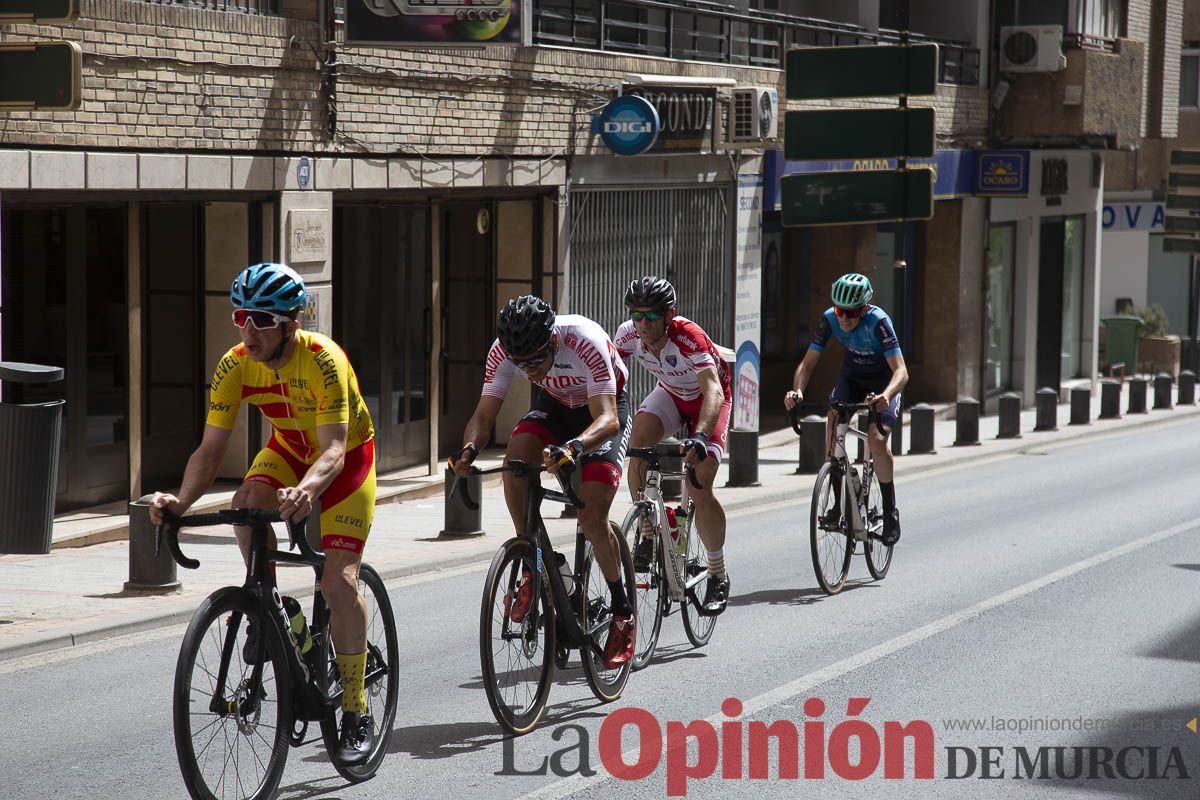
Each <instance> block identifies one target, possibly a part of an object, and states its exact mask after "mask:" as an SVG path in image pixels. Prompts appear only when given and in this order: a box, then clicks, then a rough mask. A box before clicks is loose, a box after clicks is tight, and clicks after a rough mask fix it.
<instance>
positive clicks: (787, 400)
mask: <svg viewBox="0 0 1200 800" xmlns="http://www.w3.org/2000/svg"><path fill="white" fill-rule="evenodd" d="M803 401H804V392H796V391H791V392H786V393H785V394H784V395H783V407H784V408H785V409H787V410H788V411H791V410H792V409H793V408H795V407H796V406H798V405H800V403H801V402H803Z"/></svg>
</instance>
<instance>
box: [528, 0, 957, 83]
mask: <svg viewBox="0 0 1200 800" xmlns="http://www.w3.org/2000/svg"><path fill="white" fill-rule="evenodd" d="M909 38H910V40H912V41H922V42H935V43H937V44H938V45H939V46H940V59H939V60H940V65H939V76H938V80H939V81H940V82H941V83H952V84H960V85H966V86H977V85H978V84H979V49H978V48H975V47H971V46H969V44H968V43H967V42H961V41H953V40H946V39H938V38H934V37H929V36H923V35H919V34H910V37H909ZM898 39H899V34H898V33H897V32H896V31H887V30H881V31H879V32H878V33H876V32H873V31H868V30H867V29H865V28H862V27H859V26H857V25H849V24H844V23H840V22H831V21H829V20H821V19H812V18H808V17H797V16H793V15H790V14H782V13H778V12H772V11H758V10H750V11H736V10H731V9H730V8H729V7H728V6H726V5H722V4H717V3H711V2H706V1H705V0H683V2H669V1H668V0H533V42H534V44H549V45H560V46H563V47H579V48H584V49H587V50H603V51H606V52H615V53H633V54H636V55H646V56H661V57H664V58H675V59H688V60H694V61H709V62H714V63H718V64H734V65H746V66H755V67H769V68H773V69H782V68H783V62H784V53H786V52H787V50H788V49H789V48H792V47H833V46H840V45H856V44H879V43H881V42H894V41H897V40H898Z"/></svg>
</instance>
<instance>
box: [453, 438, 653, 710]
mask: <svg viewBox="0 0 1200 800" xmlns="http://www.w3.org/2000/svg"><path fill="white" fill-rule="evenodd" d="M543 471H545V467H544V466H542V465H541V464H536V465H535V464H527V463H525V462H523V461H518V460H515V459H512V460H509V461H508V462H507V463H506V464H504V465H502V466H499V467H494V468H492V469H486V470H481V469H479V468H477V467H472V469H471V473H472V474H473V475H492V474H495V473H497V472H511V473H513V474H514V475H517V476H519V477H521V478H523V479H525V481H526V482H527V485H528V491H527V492H526V495H525V497H526V499H525V528H524V531H523V532H522V533H521V534H520V535H518V536H514V537H513V538H511V539H509V540H508V541H507V542H505V543H504V544H502V545H500V548H499V549H498V550H497V551H496V555H495V557H493V558H492V564H491V566H490V567H489V568H488V572H487V580H486V581H485V583H484V587H483V605H482V607H481V609H480V614H479V657H480V662H481V663H480V666H481V667H482V669H483V685H484V689H485V690H486V691H487V698H488V703H489V704H490V705H491V707H492V713H493V714H495V716H496V721H497V722H499V723H500V724H501V725H502V726H503V727H504V728H505V729H506V730H508V731H510V732H511V733H514V734H523V733H528V732H529V731H531V730H533V728H534V727H535V726H536V725H537V724H538V721H539V720H540V719H541V718H542V714H543V713H544V712H545V710H546V704H547V701H548V700H549V697H550V684H551V683H552V682H553V680H554V668H555V666H558V667H559V668H563V667H565V666H566V663H567V657H568V653H569V650H572V649H578V650H579V651H580V652H579V654H580V659H581V660H582V662H583V671H584V675H585V676H586V678H587V683H588V686H589V687H591V690H592V693H593V694H594V695H596V698H597V699H599V700H600V701H601V702H605V703H610V702H612V701H613V700H616V699H617V698H618V697H620V696H621V692H622V691H623V690H624V689H625V682H626V681H627V680H628V679H629V668H630V664H629V662H626V663H624V664H622V665H621V666H620V667H618V668H616V669H610V668H608V667H607V666H606V665H605V663H604V643H605V641H606V639H607V637H608V629H609V626H610V625H611V623H612V616H613V615H612V601H611V598H610V597H609V590H608V584H607V583H606V582H605V580H604V574H603V573H602V572H601V570H600V565H599V564H597V563H596V561H595V557H594V555H593V553H592V546H591V544H589V543H588V541H587V539H586V538H584V535H583V529H582V528H578V527H577V528H576V531H575V558H574V568H573V570H572V571H571V585H570V587H568V586H567V585H566V583H565V582H564V578H563V575H562V573H561V571H560V568H559V567H558V564H559V557H558V554H557V553H555V551H554V547H553V546H552V545H551V543H550V537H549V536H548V535H547V533H546V525H545V523H544V522H543V521H542V513H541V506H542V500H553V501H555V502H559V503H566V504H568V505H572V506H574V507H575V508H578V509H582V508H583V507H584V503H583V501H582V500H580V499H579V497H578V495H576V494H575V492H574V491H573V490H572V489H571V484H570V481H569V480H568V478H567V475H566V472H567V471H566V470H559V471H558V473H557V477H558V481H559V485H560V486H561V488H562V491H561V492H556V491H552V490H548V489H545V488H544V487H543V486H542V483H541V473H542V472H543ZM466 486H467V485H466V484H465V483H461V481H459V480H457V479H456V481H455V485H454V486H453V487H452V488H451V492H454V491H456V490H458V489H459V488H460V487H461V489H462V491H463V502H464V503H465V504H466V505H467V507H468V508H471V509H472V510H474V509H477V508H479V505H478V503H476V502H475V501H474V500H472V499H471V498H470V496H469V495H467V494H466ZM609 526H610V528H611V530H612V531H613V534H614V536H615V537H616V539H617V542H618V546H619V547H620V557H621V568H622V571H623V585H624V588H625V591H626V594H627V595H628V597H629V604H630V606H632V607H633V608H634V609H636V608H637V605H636V601H635V599H634V596H633V594H632V592H633V585H634V578H633V559H632V557H631V556H630V554H629V546H628V545H627V544H626V542H625V540H624V539H623V538H621V535H620V529H619V528H617V526H616V525H615V524H614V523H612V522H609ZM563 563H564V564H565V559H564V561H563ZM635 620H636V617H635Z"/></svg>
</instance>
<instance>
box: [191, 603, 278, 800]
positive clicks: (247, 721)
mask: <svg viewBox="0 0 1200 800" xmlns="http://www.w3.org/2000/svg"><path fill="white" fill-rule="evenodd" d="M258 614H259V610H258V601H257V599H256V598H255V597H254V596H253V595H251V594H249V593H248V592H246V591H244V590H242V589H241V588H235V587H229V588H226V589H221V590H219V591H217V592H215V593H213V594H212V595H210V596H209V597H208V598H206V599H205V600H204V602H203V603H201V604H200V607H199V608H198V609H196V613H195V614H194V615H193V616H192V622H191V624H190V625H189V626H188V629H187V633H185V634H184V636H183V644H182V645H181V646H180V648H179V659H178V661H177V662H176V665H175V687H174V708H173V714H172V717H173V720H174V728H175V753H176V756H177V757H178V759H179V769H180V771H181V772H182V773H183V781H184V783H185V784H186V785H187V789H188V793H189V794H190V795H191V796H192V797H193V798H195V799H196V800H228V798H242V799H243V800H259V798H267V797H271V796H272V795H273V794H274V793H275V790H276V789H277V788H278V787H279V781H280V779H281V778H282V777H283V767H284V764H285V763H286V761H287V752H288V747H289V746H290V739H291V731H292V695H291V674H290V673H289V671H288V666H287V657H286V656H285V651H284V643H283V641H281V640H280V638H279V631H278V628H277V627H276V626H275V625H273V624H271V623H270V622H265V621H264V620H260V619H258ZM248 621H253V622H254V623H255V629H256V630H257V631H258V634H259V636H261V637H264V642H265V645H266V647H265V648H264V650H265V654H266V655H265V658H264V663H263V664H262V666H261V671H258V668H256V667H255V666H254V665H250V664H246V663H245V661H244V660H243V653H242V651H243V648H244V646H245V642H246V623H247V622H248ZM256 671H258V676H257V678H256V675H255V673H256Z"/></svg>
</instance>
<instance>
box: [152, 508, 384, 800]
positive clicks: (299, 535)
mask: <svg viewBox="0 0 1200 800" xmlns="http://www.w3.org/2000/svg"><path fill="white" fill-rule="evenodd" d="M273 522H280V518H279V514H278V513H277V512H273V511H262V510H259V509H228V510H224V511H218V512H216V513H213V514H192V515H188V516H184V517H175V516H174V515H171V514H167V523H166V524H165V525H163V526H161V527H160V528H159V529H158V530H157V531H156V533H157V536H158V537H159V538H158V543H159V544H161V542H162V540H163V538H165V539H166V542H167V545H168V547H169V548H170V551H171V555H172V556H173V557H174V559H175V561H176V562H177V563H178V564H179V565H180V566H181V567H185V568H186V569H196V568H197V567H199V566H200V562H199V561H196V560H195V559H191V558H188V557H187V556H185V555H184V554H183V551H182V550H181V549H180V546H179V529H180V528H185V527H198V526H207V525H246V526H249V527H250V529H251V536H250V555H249V560H248V563H247V566H246V582H245V584H244V585H243V586H226V587H224V588H222V589H218V590H217V591H215V592H213V593H212V594H211V595H209V596H208V597H207V598H205V600H204V602H202V603H201V604H200V607H199V608H198V609H196V613H195V614H194V615H193V616H192V621H191V624H190V625H189V626H188V629H187V633H186V634H184V637H183V644H182V646H181V647H180V649H179V660H178V662H177V663H176V666H175V688H174V715H173V716H174V727H175V752H176V755H177V756H178V758H179V769H180V770H181V772H182V773H183V780H184V783H186V784H187V788H188V792H189V793H190V794H191V796H192V797H193V798H196V800H225V798H247V799H249V798H253V799H254V800H258V799H259V798H268V797H271V796H272V795H273V794H274V793H275V790H276V789H277V788H278V787H279V782H280V779H281V778H282V777H283V768H284V764H285V762H286V760H287V754H288V748H289V747H300V746H301V745H303V744H306V739H305V737H306V736H307V733H308V724H309V723H310V722H317V723H319V724H320V727H321V735H322V736H323V738H324V740H325V749H326V751H327V752H330V753H332V752H334V751H335V750H336V749H337V746H338V729H339V723H340V718H341V707H342V705H341V704H342V686H341V678H340V676H339V674H338V668H337V660H336V653H335V652H334V647H333V640H332V638H331V637H330V635H329V609H328V607H327V606H326V605H325V599H324V597H323V595H322V594H321V591H320V585H321V573H322V570H323V568H324V565H325V556H324V555H323V554H322V553H318V552H316V551H315V550H313V549H312V547H311V546H310V545H309V543H308V540H307V539H306V538H305V534H304V523H303V522H300V523H298V524H291V523H289V524H288V526H287V527H288V535H289V536H290V538H291V544H292V546H293V547H297V548H299V550H300V552H299V554H295V553H290V552H284V551H279V550H272V549H270V548H268V546H267V532H268V530H269V527H270V524H271V523H273ZM164 533H165V537H164ZM272 562H283V563H290V564H305V565H308V566H310V567H312V568H313V571H314V572H315V573H316V587H317V590H316V592H315V593H314V596H313V606H312V611H311V613H310V614H309V615H308V627H309V630H310V632H311V634H312V646H311V648H309V649H307V650H306V651H302V650H303V642H301V641H300V640H299V639H298V638H297V637H296V636H295V635H293V633H292V626H291V623H290V621H289V618H288V614H287V612H286V611H285V609H284V606H283V602H282V598H281V597H280V594H279V590H278V589H277V588H275V586H274V585H273V583H272V582H271V581H270V580H269V579H268V577H267V575H268V571H267V570H268V566H267V565H268V564H270V563H272ZM358 580H359V591H360V592H361V593H362V595H363V599H364V600H365V602H366V604H367V669H366V676H365V681H364V682H365V686H366V695H367V706H368V713H370V714H371V716H372V718H373V719H374V722H375V725H376V734H377V735H376V740H375V748H374V749H373V750H372V751H371V753H370V755H369V757H368V758H367V759H366V761H364V762H363V763H361V764H358V765H354V766H341V765H338V764H336V763H335V764H334V767H335V768H336V769H337V771H338V774H340V775H341V776H342V777H343V778H345V779H346V780H348V781H350V782H351V783H358V782H360V781H365V780H368V779H370V778H371V777H373V776H374V775H375V773H376V771H378V769H379V767H380V765H381V764H382V763H383V759H384V756H386V755H387V752H388V744H389V742H390V740H391V736H392V725H393V723H394V722H395V719H396V704H397V701H398V696H399V663H400V655H399V654H400V645H399V642H398V640H397V637H396V620H395V617H394V615H393V614H392V605H391V602H390V601H389V600H388V594H387V589H386V588H385V587H384V585H383V580H382V579H381V578H380V577H379V574H378V573H377V572H375V570H374V569H372V568H371V567H370V566H369V565H368V564H363V565H362V566H361V568H360V570H359V579H358ZM250 625H253V626H254V628H255V633H256V634H257V636H256V639H257V647H254V646H251V647H250V648H249V649H247V647H246V639H247V628H248V626H250ZM248 662H249V663H248Z"/></svg>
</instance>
